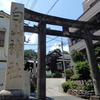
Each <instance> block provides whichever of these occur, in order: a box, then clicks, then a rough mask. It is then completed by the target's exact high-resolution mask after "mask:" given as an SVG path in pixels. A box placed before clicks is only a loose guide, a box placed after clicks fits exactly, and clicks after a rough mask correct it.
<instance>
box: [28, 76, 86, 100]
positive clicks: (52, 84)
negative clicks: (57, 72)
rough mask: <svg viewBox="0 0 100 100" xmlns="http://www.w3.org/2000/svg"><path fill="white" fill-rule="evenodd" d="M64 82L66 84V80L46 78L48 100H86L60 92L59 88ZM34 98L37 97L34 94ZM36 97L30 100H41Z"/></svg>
mask: <svg viewBox="0 0 100 100" xmlns="http://www.w3.org/2000/svg"><path fill="white" fill-rule="evenodd" d="M63 82H65V79H64V78H46V96H47V100H86V99H82V98H79V97H75V96H72V95H69V94H67V93H63V92H60V91H59V87H60V85H61V84H62V83H63ZM31 95H32V94H31ZM33 96H34V97H35V94H33ZM34 97H32V96H31V97H30V100H39V99H36V98H34Z"/></svg>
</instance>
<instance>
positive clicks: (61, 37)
mask: <svg viewBox="0 0 100 100" xmlns="http://www.w3.org/2000/svg"><path fill="white" fill-rule="evenodd" d="M61 48H62V54H63V67H64V76H65V82H66V81H67V77H66V68H65V60H64V53H63V40H62V37H61Z"/></svg>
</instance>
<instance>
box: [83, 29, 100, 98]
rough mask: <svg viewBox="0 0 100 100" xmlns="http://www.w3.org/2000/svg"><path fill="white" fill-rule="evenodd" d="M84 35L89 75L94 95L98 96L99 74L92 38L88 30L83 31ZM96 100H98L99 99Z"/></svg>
mask: <svg viewBox="0 0 100 100" xmlns="http://www.w3.org/2000/svg"><path fill="white" fill-rule="evenodd" d="M84 35H85V39H84V40H85V44H86V52H87V56H88V61H89V65H90V70H91V74H92V80H93V84H94V89H95V95H96V96H100V73H99V69H98V65H97V61H96V57H95V52H94V48H93V43H92V38H91V35H90V30H89V29H85V34H84ZM91 100H94V99H91ZM96 100H97V99H96ZM98 100H100V97H99V99H98Z"/></svg>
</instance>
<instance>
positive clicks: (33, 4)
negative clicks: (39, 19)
mask: <svg viewBox="0 0 100 100" xmlns="http://www.w3.org/2000/svg"><path fill="white" fill-rule="evenodd" d="M37 1H38V0H35V1H34V0H33V3H32V5H31V7H30V9H33V8H34V7H35V4H36V3H37Z"/></svg>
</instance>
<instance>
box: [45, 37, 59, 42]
mask: <svg viewBox="0 0 100 100" xmlns="http://www.w3.org/2000/svg"><path fill="white" fill-rule="evenodd" d="M46 38H49V39H52V38H50V37H47V36H46ZM55 41H61V40H55Z"/></svg>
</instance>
